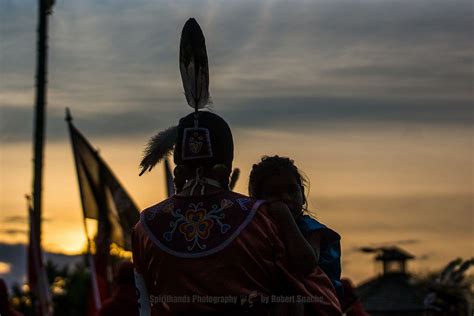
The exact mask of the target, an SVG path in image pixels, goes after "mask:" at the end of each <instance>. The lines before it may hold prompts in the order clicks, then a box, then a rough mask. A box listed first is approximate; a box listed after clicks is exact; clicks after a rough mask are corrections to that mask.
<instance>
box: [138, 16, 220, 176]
mask: <svg viewBox="0 0 474 316" xmlns="http://www.w3.org/2000/svg"><path fill="white" fill-rule="evenodd" d="M179 69H180V72H181V79H182V80H183V87H184V94H185V96H186V101H187V102H188V104H189V106H191V107H192V108H193V109H194V110H195V112H196V113H197V111H198V110H199V109H202V108H204V107H205V106H206V105H208V104H210V102H211V101H210V97H209V65H208V61H207V51H206V43H205V39H204V34H203V33H202V30H201V27H200V26H199V24H198V23H197V22H196V20H195V19H193V18H191V19H189V20H188V21H186V23H185V24H184V27H183V31H182V33H181V41H180V51H179ZM196 125H197V115H196V118H195V127H197V126H196ZM177 137H178V127H177V126H173V127H170V128H168V129H166V130H164V131H162V132H160V133H158V134H157V135H155V136H153V137H152V138H151V139H150V140H149V142H148V145H147V147H146V149H145V151H144V155H143V159H142V161H141V163H140V168H141V172H140V175H142V174H144V173H145V172H146V171H147V170H148V171H150V170H151V169H152V168H153V167H154V166H155V165H156V164H157V163H158V162H160V161H161V160H162V159H163V158H164V157H165V156H167V155H168V154H170V152H171V151H172V150H173V147H174V146H175V145H176V143H177Z"/></svg>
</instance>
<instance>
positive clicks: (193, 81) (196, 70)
mask: <svg viewBox="0 0 474 316" xmlns="http://www.w3.org/2000/svg"><path fill="white" fill-rule="evenodd" d="M179 70H180V71H181V79H182V80H183V87H184V94H185V96H186V101H187V102H188V104H189V106H191V107H192V108H193V109H195V110H196V111H197V110H198V109H202V108H204V107H205V106H206V105H207V104H208V103H209V102H210V99H209V65H208V61H207V52H206V43H205V39H204V34H203V33H202V30H201V27H200V26H199V24H198V23H197V22H196V20H195V19H193V18H191V19H189V20H188V21H186V23H185V24H184V27H183V31H182V33H181V42H180V48H179Z"/></svg>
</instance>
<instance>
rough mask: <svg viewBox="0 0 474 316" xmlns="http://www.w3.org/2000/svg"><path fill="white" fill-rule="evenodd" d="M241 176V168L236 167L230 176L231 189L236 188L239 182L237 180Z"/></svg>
mask: <svg viewBox="0 0 474 316" xmlns="http://www.w3.org/2000/svg"><path fill="white" fill-rule="evenodd" d="M239 176H240V169H239V168H235V169H234V170H233V171H232V175H231V176H230V182H229V188H230V189H231V190H234V188H235V184H236V183H237V180H239Z"/></svg>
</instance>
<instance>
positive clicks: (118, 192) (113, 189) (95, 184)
mask: <svg viewBox="0 0 474 316" xmlns="http://www.w3.org/2000/svg"><path fill="white" fill-rule="evenodd" d="M69 130H70V134H71V142H72V147H73V153H74V160H75V162H76V169H77V176H78V180H79V190H80V194H81V201H82V209H83V213H84V218H90V219H96V220H98V225H99V229H98V232H97V239H96V243H98V244H97V245H96V248H97V249H99V248H101V247H100V246H102V245H103V246H106V245H107V244H109V243H115V244H117V245H118V246H120V247H122V248H123V249H125V250H128V251H130V250H131V240H130V238H131V232H132V229H133V227H134V226H135V224H136V223H137V221H138V219H139V216H140V215H139V211H138V208H137V206H136V205H135V203H134V202H133V200H132V199H131V197H130V195H129V194H128V193H127V192H126V191H125V189H124V188H123V186H122V185H121V184H120V182H119V181H118V180H117V178H116V177H115V176H114V174H113V173H112V171H111V170H110V168H109V167H108V166H107V164H106V163H105V161H103V160H102V158H101V157H100V156H99V154H98V152H97V151H96V150H95V149H94V148H93V147H92V146H91V144H90V143H89V142H88V141H87V139H86V138H85V137H84V136H83V135H82V134H81V133H80V132H79V131H78V130H77V129H76V128H75V127H74V125H73V124H72V123H71V122H70V123H69ZM102 249H103V248H102Z"/></svg>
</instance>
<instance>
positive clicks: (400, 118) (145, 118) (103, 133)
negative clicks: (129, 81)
mask: <svg viewBox="0 0 474 316" xmlns="http://www.w3.org/2000/svg"><path fill="white" fill-rule="evenodd" d="M382 102H383V103H382ZM182 109H183V110H182V111H167V112H161V113H159V112H158V113H153V111H140V110H137V111H133V110H130V111H123V112H99V111H98V112H95V113H86V112H83V111H77V116H76V115H75V114H74V113H73V116H74V123H75V124H76V126H77V127H78V128H79V129H80V130H81V131H82V132H83V133H84V135H86V137H106V138H123V137H133V136H137V135H138V136H146V137H148V136H151V134H153V133H156V132H158V131H160V130H162V129H164V128H167V127H169V126H171V125H174V124H177V123H178V120H179V118H180V117H181V116H183V115H185V114H187V113H189V112H188V111H187V110H186V107H184V106H183V107H182ZM213 111H214V112H216V113H218V114H219V115H222V116H223V117H224V118H225V119H226V120H227V121H228V122H229V124H230V125H231V126H232V128H234V129H238V128H258V129H267V130H271V129H275V128H280V129H281V128H284V129H287V130H294V129H295V128H296V129H301V128H319V127H325V128H330V126H331V125H332V126H336V125H338V124H344V123H357V122H358V123H363V124H365V125H366V126H368V127H370V126H372V127H374V128H376V127H377V126H378V124H380V123H382V122H384V123H390V122H391V123H415V124H433V125H434V124H437V125H444V126H450V125H451V126H453V125H459V126H461V125H463V126H466V127H468V126H470V124H472V108H471V105H470V104H469V103H467V102H458V103H457V104H452V105H450V106H446V105H445V104H442V103H441V102H439V101H438V102H437V101H436V100H435V101H433V102H427V103H425V102H412V103H411V104H405V103H404V102H396V101H391V102H388V101H377V100H352V99H347V98H312V97H307V98H301V97H298V96H294V97H286V98H272V97H268V98H252V99H229V100H228V101H227V102H225V105H222V106H215V107H214V109H213ZM0 112H1V114H2V121H1V122H0V123H1V124H0V134H1V135H2V136H1V141H2V142H4V143H9V142H10V143H11V142H17V141H30V139H31V137H32V136H31V135H32V130H31V126H28V125H27V124H22V122H25V121H28V122H29V121H31V120H32V113H31V110H30V109H26V108H22V107H13V106H9V107H3V108H2V109H1V111H0ZM67 133H68V131H67V124H66V122H65V121H64V113H62V112H61V111H59V110H57V109H52V110H50V111H49V114H48V124H47V137H48V140H49V141H67V140H68V137H69V136H68V134H67Z"/></svg>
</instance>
